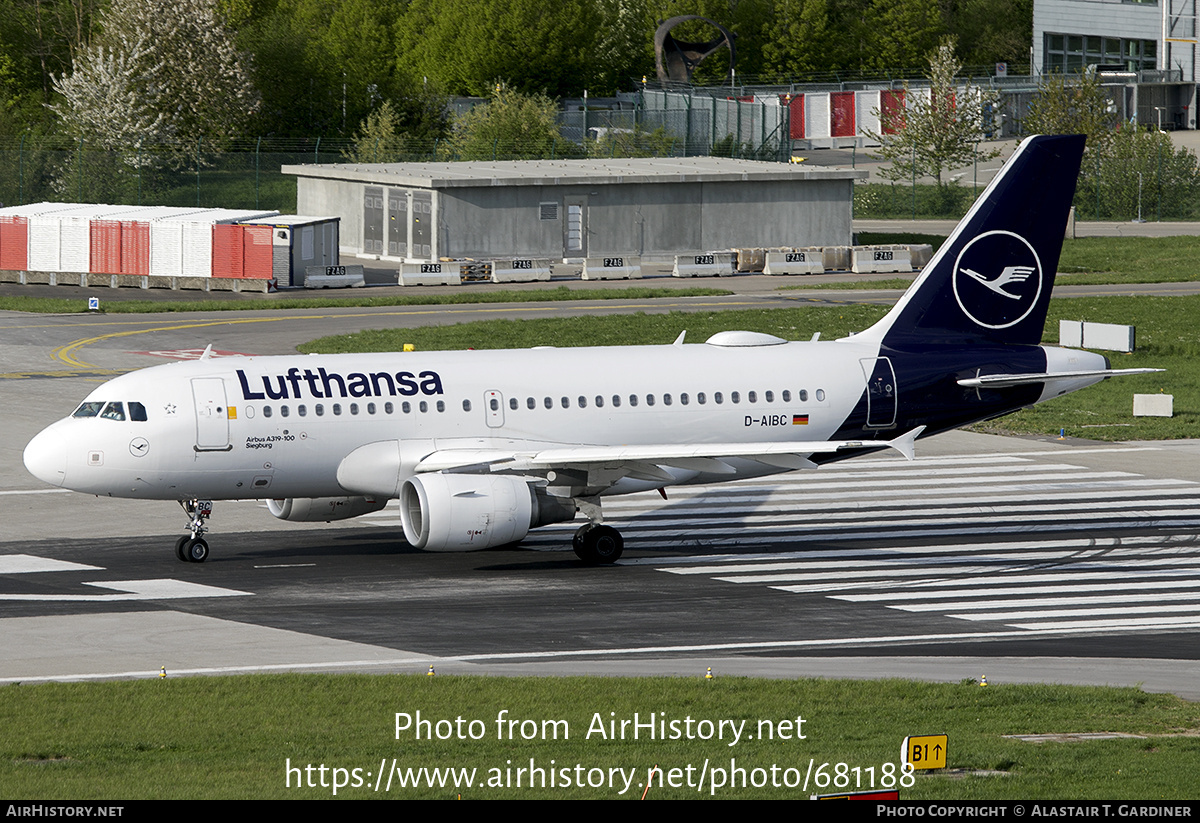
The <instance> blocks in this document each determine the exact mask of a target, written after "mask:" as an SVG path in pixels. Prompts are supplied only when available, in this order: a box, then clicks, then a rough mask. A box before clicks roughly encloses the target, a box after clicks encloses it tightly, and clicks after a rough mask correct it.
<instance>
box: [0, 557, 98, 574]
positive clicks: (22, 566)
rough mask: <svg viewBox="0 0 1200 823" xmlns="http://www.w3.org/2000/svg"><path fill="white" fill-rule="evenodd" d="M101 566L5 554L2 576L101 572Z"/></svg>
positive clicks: (0, 567)
mask: <svg viewBox="0 0 1200 823" xmlns="http://www.w3.org/2000/svg"><path fill="white" fill-rule="evenodd" d="M100 570H101V568H100V567H99V566H88V565H85V564H83V563H71V562H69V561H67V560H55V559H53V558H50V557H37V556H35V555H32V554H3V555H0V574H35V573H37V572H79V571H100Z"/></svg>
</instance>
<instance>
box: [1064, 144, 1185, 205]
mask: <svg viewBox="0 0 1200 823" xmlns="http://www.w3.org/2000/svg"><path fill="white" fill-rule="evenodd" d="M1198 192H1200V163H1198V162H1197V159H1196V155H1195V154H1194V153H1192V152H1191V151H1189V150H1188V149H1186V148H1178V149H1177V148H1175V146H1174V144H1172V142H1171V136H1170V135H1169V134H1167V133H1166V132H1162V131H1158V130H1157V129H1153V128H1146V127H1143V126H1137V125H1134V124H1132V123H1125V124H1122V126H1121V127H1120V128H1119V129H1117V130H1116V131H1114V132H1112V134H1111V136H1110V138H1109V139H1108V140H1107V141H1106V142H1105V143H1104V144H1103V148H1102V149H1100V150H1098V151H1097V152H1096V154H1095V155H1094V156H1093V159H1092V160H1090V161H1085V163H1084V165H1083V168H1082V170H1081V173H1080V176H1079V186H1078V191H1077V192H1076V198H1075V202H1076V204H1077V206H1078V208H1079V209H1080V211H1082V212H1084V213H1086V214H1095V213H1096V210H1097V208H1099V215H1098V216H1100V217H1106V218H1110V219H1117V220H1128V219H1131V218H1134V217H1139V216H1143V217H1145V218H1146V219H1157V218H1158V217H1163V216H1166V217H1185V218H1191V217H1193V215H1194V210H1195V202H1196V196H1197V193H1198Z"/></svg>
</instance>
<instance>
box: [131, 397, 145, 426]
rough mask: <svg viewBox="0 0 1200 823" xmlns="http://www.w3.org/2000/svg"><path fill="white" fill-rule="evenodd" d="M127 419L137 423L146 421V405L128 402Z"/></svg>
mask: <svg viewBox="0 0 1200 823" xmlns="http://www.w3.org/2000/svg"><path fill="white" fill-rule="evenodd" d="M129 419H130V420H133V421H135V422H137V423H145V422H146V407H145V406H143V405H142V404H141V403H134V402H133V401H130V402H129Z"/></svg>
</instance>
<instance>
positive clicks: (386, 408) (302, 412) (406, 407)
mask: <svg viewBox="0 0 1200 823" xmlns="http://www.w3.org/2000/svg"><path fill="white" fill-rule="evenodd" d="M432 408H434V409H436V410H437V411H438V412H444V411H445V410H446V401H445V400H438V401H437V402H436V403H434V404H433V406H432ZM416 409H417V411H419V412H420V413H421V414H425V413H426V412H428V411H429V410H430V404H429V401H427V400H422V401H420V402H419V403H417V404H416ZM246 410H247V412H248V413H249V414H248V415H247V416H249V417H253V416H254V410H253V408H252V407H249V406H248V407H247V408H246ZM292 411H293V408H292V407H291V406H290V405H288V404H286V403H284V404H282V405H281V406H279V408H278V412H279V416H280V417H291V416H292ZM309 411H311V412H312V414H313V415H314V416H315V417H324V416H325V415H326V414H331V415H333V416H334V417H341V416H342V415H344V414H347V415H349V416H351V417H356V416H358V415H359V414H362V413H365V414H368V415H374V414H378V413H379V412H380V405H379V404H376V403H364V404H362V405H359V404H358V403H347V404H345V405H342V404H341V403H331V404H330V405H329V406H326V405H325V404H324V403H314V404H313V406H312V408H311V410H310V409H309V407H308V405H307V404H305V403H300V404H299V405H297V406H296V407H295V413H296V416H297V417H308V415H309ZM382 411H383V413H384V414H395V413H396V404H395V403H392V402H390V401H389V402H387V403H383V404H382ZM400 411H401V413H402V414H412V411H413V404H412V403H409V402H408V401H407V400H405V401H404V402H403V403H401V404H400ZM275 412H276V409H275V407H274V406H263V407H262V414H263V417H272V416H273V415H274V414H275Z"/></svg>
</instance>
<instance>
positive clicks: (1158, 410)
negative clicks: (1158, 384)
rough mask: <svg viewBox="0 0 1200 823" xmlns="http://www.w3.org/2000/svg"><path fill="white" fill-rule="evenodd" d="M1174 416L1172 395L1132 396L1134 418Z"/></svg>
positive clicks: (1173, 398) (1173, 397)
mask: <svg viewBox="0 0 1200 823" xmlns="http://www.w3.org/2000/svg"><path fill="white" fill-rule="evenodd" d="M1174 414H1175V395H1173V394H1135V395H1134V396H1133V416H1134V417H1172V416H1174Z"/></svg>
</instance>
